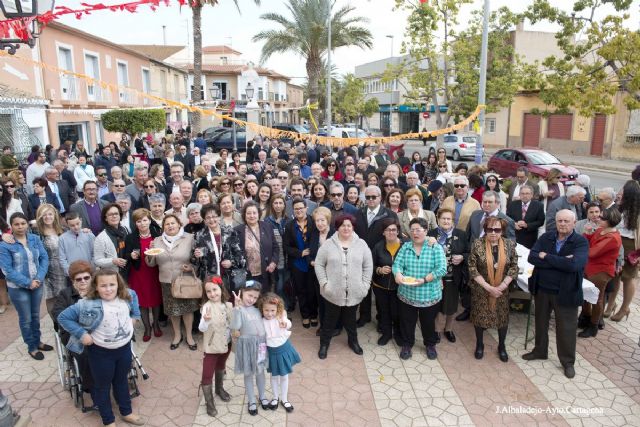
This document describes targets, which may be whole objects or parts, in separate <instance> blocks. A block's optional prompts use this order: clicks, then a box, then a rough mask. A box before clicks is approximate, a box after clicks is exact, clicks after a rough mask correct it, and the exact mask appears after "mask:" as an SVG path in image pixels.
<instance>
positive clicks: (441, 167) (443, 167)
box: [438, 166, 447, 169]
mask: <svg viewBox="0 0 640 427" xmlns="http://www.w3.org/2000/svg"><path fill="white" fill-rule="evenodd" d="M446 168H447V167H446V166H438V169H446Z"/></svg>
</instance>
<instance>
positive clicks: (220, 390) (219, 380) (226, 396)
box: [216, 371, 231, 402]
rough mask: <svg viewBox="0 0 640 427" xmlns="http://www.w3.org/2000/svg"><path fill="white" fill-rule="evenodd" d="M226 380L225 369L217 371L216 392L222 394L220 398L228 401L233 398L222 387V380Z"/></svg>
mask: <svg viewBox="0 0 640 427" xmlns="http://www.w3.org/2000/svg"><path fill="white" fill-rule="evenodd" d="M223 380H224V371H216V394H217V395H218V396H220V400H222V401H223V402H228V401H230V400H231V395H230V394H229V393H227V392H226V390H225V389H224V388H223V387H222V381H223Z"/></svg>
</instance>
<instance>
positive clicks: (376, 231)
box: [355, 205, 398, 249]
mask: <svg viewBox="0 0 640 427" xmlns="http://www.w3.org/2000/svg"><path fill="white" fill-rule="evenodd" d="M367 209H369V208H368V207H364V208H362V209H358V212H356V215H355V217H356V227H355V229H356V234H357V235H358V237H360V238H361V239H364V241H365V242H367V245H368V246H369V248H370V249H373V248H374V246H375V245H376V244H377V243H378V242H379V241H380V240H383V239H384V236H383V234H382V232H383V231H384V230H383V228H382V221H383V220H384V219H385V218H395V219H396V221H398V214H396V213H395V212H394V211H392V210H391V209H388V208H386V207H384V206H382V205H381V206H380V210H378V214H377V215H376V216H375V218H374V219H373V221H372V222H371V226H369V225H368V222H367Z"/></svg>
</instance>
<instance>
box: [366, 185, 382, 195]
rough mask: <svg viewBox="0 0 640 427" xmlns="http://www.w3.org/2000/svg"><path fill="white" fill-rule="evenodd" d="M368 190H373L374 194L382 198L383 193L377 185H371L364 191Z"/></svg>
mask: <svg viewBox="0 0 640 427" xmlns="http://www.w3.org/2000/svg"><path fill="white" fill-rule="evenodd" d="M367 190H371V191H373V192H375V193H376V196H381V195H382V191H380V187H378V186H377V185H369V186H367V188H365V189H364V191H367Z"/></svg>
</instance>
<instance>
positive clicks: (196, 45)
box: [188, 0, 260, 133]
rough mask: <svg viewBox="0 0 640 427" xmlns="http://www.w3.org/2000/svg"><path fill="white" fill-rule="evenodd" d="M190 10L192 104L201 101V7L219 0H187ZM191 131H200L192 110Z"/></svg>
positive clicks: (236, 3) (258, 0) (256, 2)
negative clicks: (191, 27)
mask: <svg viewBox="0 0 640 427" xmlns="http://www.w3.org/2000/svg"><path fill="white" fill-rule="evenodd" d="M253 1H254V3H255V4H257V5H259V4H260V0H253ZM188 2H189V6H190V7H191V12H192V13H193V22H192V25H193V89H194V90H193V91H192V93H191V100H192V101H193V103H194V104H197V103H198V102H200V101H202V100H203V99H202V94H201V91H200V90H199V89H200V86H202V8H203V7H204V6H206V5H210V6H215V5H217V4H218V3H219V2H220V0H188ZM233 3H234V4H235V5H236V7H237V8H238V12H240V7H239V6H238V0H233ZM191 118H192V119H191V131H192V132H193V133H197V132H200V119H201V117H200V112H199V111H194V112H193V114H192V116H191Z"/></svg>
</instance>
